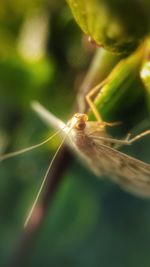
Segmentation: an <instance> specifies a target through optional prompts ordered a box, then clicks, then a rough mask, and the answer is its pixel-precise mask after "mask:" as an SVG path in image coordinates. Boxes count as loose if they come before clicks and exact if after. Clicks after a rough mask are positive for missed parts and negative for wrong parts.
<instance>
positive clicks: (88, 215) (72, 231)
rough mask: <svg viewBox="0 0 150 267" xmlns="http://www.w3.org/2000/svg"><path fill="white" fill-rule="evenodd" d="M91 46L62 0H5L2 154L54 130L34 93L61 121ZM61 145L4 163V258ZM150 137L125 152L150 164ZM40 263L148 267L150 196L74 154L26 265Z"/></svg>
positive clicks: (0, 174)
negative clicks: (129, 189) (105, 177)
mask: <svg viewBox="0 0 150 267" xmlns="http://www.w3.org/2000/svg"><path fill="white" fill-rule="evenodd" d="M93 53H94V49H92V48H91V47H90V46H88V45H87V43H86V39H85V37H83V36H82V32H81V31H80V29H79V28H78V26H77V25H76V23H75V21H74V19H73V18H72V15H71V12H70V10H69V8H68V6H67V4H66V3H65V2H64V1H63V0H50V1H48V0H44V1H43V0H38V1H35V0H33V1H32V2H31V1H29V0H26V1H24V0H22V1H19V0H14V1H5V0H2V1H1V2H0V153H4V152H8V151H15V150H16V149H19V148H23V147H26V146H29V145H32V144H35V143H36V142H39V141H41V140H42V138H46V137H47V136H48V135H49V134H50V133H51V132H52V131H53V130H52V129H48V128H47V127H46V126H45V125H44V124H43V123H42V122H41V121H40V119H39V118H38V117H37V116H36V114H34V112H33V111H32V109H31V107H30V103H31V101H32V100H34V99H36V100H39V101H40V102H41V103H42V104H43V105H44V106H46V107H47V108H48V109H49V110H50V111H51V112H53V113H54V114H56V115H57V116H59V117H60V118H61V119H63V120H65V121H66V120H67V119H68V118H69V117H70V115H71V114H72V111H73V105H74V103H75V98H76V93H77V87H78V86H79V84H80V83H81V81H82V79H83V77H84V75H85V73H86V70H87V68H88V66H89V64H90V61H91V58H92V56H93ZM144 114H145V113H144ZM145 118H146V116H145ZM126 120H127V118H126ZM144 127H147V124H146V126H145V124H144V126H140V127H139V128H138V130H139V131H140V130H143V129H144ZM58 144H59V139H57V140H56V139H55V140H53V141H52V142H51V143H50V144H49V145H47V146H44V147H43V148H42V149H39V150H35V151H33V152H31V153H27V154H24V155H21V156H18V157H16V158H14V159H9V160H7V161H6V162H2V163H1V164H0V266H6V265H7V264H8V263H9V264H10V262H11V259H13V253H14V250H15V248H16V246H17V244H18V240H19V238H20V235H21V232H22V225H23V222H24V218H25V216H26V213H27V211H28V209H29V207H30V205H31V203H32V201H33V199H34V197H35V195H36V192H37V190H38V187H39V184H40V182H41V180H42V177H43V175H44V173H45V170H46V168H47V166H48V162H49V160H50V158H51V157H52V155H53V154H54V152H55V150H56V148H57V147H58ZM149 145H150V138H149V137H146V138H145V139H144V140H141V141H140V142H138V144H134V145H133V146H132V147H131V148H130V151H129V149H128V148H124V151H125V152H130V154H132V155H133V156H134V155H135V156H136V157H138V158H140V159H142V160H145V161H147V162H150V153H149ZM42 265H43V266H45V267H46V266H53V267H58V266H62V267H63V266H64V267H66V266H70V267H80V266H81V267H84V266H86V267H91V266H92V267H98V266H103V267H109V266H111V267H120V266H121V267H127V266H128V267H141V266H144V267H149V266H150V200H146V199H140V198H136V197H134V196H132V195H130V194H128V193H126V192H124V191H122V190H121V189H120V188H119V187H118V186H117V185H114V184H112V183H111V182H107V181H106V182H105V181H100V180H98V179H97V178H96V177H95V176H94V175H92V174H91V173H90V172H88V171H87V170H86V169H85V168H84V167H82V166H81V165H80V163H79V162H78V161H76V160H74V161H72V162H71V164H70V165H69V167H68V169H67V170H66V172H65V174H64V179H63V182H61V185H60V186H59V189H58V191H57V193H56V195H55V198H54V200H53V205H52V206H51V208H50V209H49V210H48V213H47V216H46V218H45V221H44V224H43V225H42V227H41V229H40V233H39V234H38V236H37V237H36V239H35V242H34V244H33V246H32V251H31V254H30V257H29V259H28V263H27V265H26V266H28V267H29V266H32V267H33V266H36V267H37V266H42ZM10 266H11V265H10Z"/></svg>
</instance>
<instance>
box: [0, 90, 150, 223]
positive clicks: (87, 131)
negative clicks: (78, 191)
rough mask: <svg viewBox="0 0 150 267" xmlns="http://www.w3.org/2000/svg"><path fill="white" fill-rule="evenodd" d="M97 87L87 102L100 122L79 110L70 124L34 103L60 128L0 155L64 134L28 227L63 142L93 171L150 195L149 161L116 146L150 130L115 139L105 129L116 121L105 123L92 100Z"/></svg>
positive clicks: (139, 192) (132, 190) (130, 189)
mask: <svg viewBox="0 0 150 267" xmlns="http://www.w3.org/2000/svg"><path fill="white" fill-rule="evenodd" d="M98 89H99V86H97V87H96V88H95V89H94V90H93V91H92V93H91V92H90V94H89V95H88V96H87V101H88V103H89V105H90V107H91V109H92V111H93V113H94V114H95V117H96V118H97V121H88V116H87V114H83V113H76V114H74V116H73V117H72V118H71V119H70V120H69V121H68V122H67V124H65V123H64V122H62V121H61V120H59V119H58V118H57V117H55V116H54V115H53V114H51V113H50V112H48V111H47V110H46V109H45V108H44V107H43V106H42V105H41V104H39V103H38V102H34V103H33V105H32V106H33V109H34V110H35V111H36V112H37V113H38V114H39V115H40V116H41V117H42V118H43V119H44V120H46V121H48V122H49V123H50V124H51V125H52V126H53V127H54V128H56V129H57V130H58V131H57V132H56V133H55V134H54V135H52V136H51V137H49V138H48V139H47V140H45V141H43V142H41V143H40V144H37V145H34V146H31V147H29V148H25V149H22V150H19V151H16V152H12V153H8V154H6V155H3V156H1V157H0V161H2V160H5V159H7V158H10V157H13V156H16V155H19V154H22V153H24V152H27V151H29V150H32V149H34V148H37V147H39V146H41V145H43V144H45V143H46V142H48V141H49V140H50V139H52V138H53V137H54V136H55V135H57V134H58V133H61V135H62V136H63V139H62V142H61V144H60V146H59V148H58V149H57V151H56V153H55V154H54V157H53V159H52V160H51V163H50V165H49V167H48V170H47V172H46V174H45V176H44V179H43V182H42V184H41V186H40V189H39V192H38V194H37V196H36V199H35V200H34V202H33V205H32V207H31V210H30V212H29V214H28V216H27V219H26V221H25V226H27V224H28V221H29V219H30V217H31V215H32V212H33V210H34V208H35V206H36V204H37V201H38V199H39V196H40V193H41V191H42V189H43V186H44V184H45V181H46V178H47V175H48V172H49V170H50V169H51V166H52V164H53V162H54V160H55V158H56V156H57V153H58V151H59V149H60V148H61V145H62V144H63V143H64V142H66V143H67V144H68V145H69V146H70V148H71V149H72V150H73V151H74V152H75V153H76V154H77V156H78V157H79V158H80V159H81V161H82V162H84V164H85V165H86V166H87V167H88V168H89V169H90V170H91V171H92V172H93V173H94V174H96V176H98V177H102V176H103V177H104V176H106V177H110V178H111V179H112V180H113V181H114V182H116V183H117V184H119V185H120V186H121V187H123V188H124V189H125V190H127V191H129V192H131V193H133V194H136V195H138V196H140V197H150V164H146V163H144V162H142V161H140V160H137V159H135V158H133V157H130V156H128V155H126V154H124V153H122V152H120V151H118V150H117V149H116V147H117V146H120V145H130V144H132V143H133V142H135V141H136V140H138V139H140V138H142V137H143V136H145V135H148V134H150V130H148V131H145V132H143V133H141V134H139V135H137V136H135V137H133V138H129V136H127V138H126V139H124V140H118V139H114V138H112V137H111V136H109V135H108V133H107V131H106V126H112V125H113V123H108V122H103V121H102V120H101V118H100V116H99V114H98V112H97V110H96V109H95V106H94V105H93V104H92V101H91V96H92V94H93V93H94V94H95V92H96V91H97V90H98ZM114 124H115V123H114Z"/></svg>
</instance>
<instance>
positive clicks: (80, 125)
mask: <svg viewBox="0 0 150 267" xmlns="http://www.w3.org/2000/svg"><path fill="white" fill-rule="evenodd" d="M85 126H86V124H85V122H79V123H77V124H76V129H78V130H83V129H84V128H85Z"/></svg>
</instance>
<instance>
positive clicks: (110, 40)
mask: <svg viewBox="0 0 150 267" xmlns="http://www.w3.org/2000/svg"><path fill="white" fill-rule="evenodd" d="M67 2H68V4H69V6H70V8H71V11H72V14H73V16H74V18H75V20H76V22H77V23H78V24H79V26H80V27H81V29H82V30H83V32H84V33H85V34H87V35H89V36H90V37H91V38H92V39H93V40H94V41H95V42H96V43H97V44H98V45H100V46H104V48H106V49H108V50H110V51H112V52H115V53H121V54H129V53H131V52H132V51H133V50H134V49H135V48H136V47H137V46H138V45H139V44H140V43H141V41H142V40H143V39H144V37H145V36H146V35H147V34H148V27H149V26H148V25H149V15H150V14H149V13H150V11H149V10H150V3H148V1H146V0H145V1H142V0H141V1H134V0H123V1H120V0H113V1H110V0H88V1H85V0H67Z"/></svg>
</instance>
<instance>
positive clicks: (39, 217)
mask: <svg viewBox="0 0 150 267" xmlns="http://www.w3.org/2000/svg"><path fill="white" fill-rule="evenodd" d="M71 158H72V157H71V155H70V152H69V151H68V148H66V147H65V146H63V147H62V149H61V150H60V152H59V154H58V156H57V158H56V160H55V164H54V165H53V166H54V167H53V168H52V169H51V171H50V173H49V174H48V179H47V184H46V186H45V191H44V192H43V195H42V197H41V199H40V201H39V203H38V204H37V205H36V208H35V209H34V212H33V214H32V217H31V219H30V221H29V223H28V225H27V227H26V228H25V230H24V231H23V232H22V235H21V237H20V240H19V242H18V245H17V248H16V250H15V252H14V255H13V260H11V264H10V265H9V266H11V267H23V266H25V265H26V264H27V262H28V260H29V257H30V254H31V252H32V247H33V244H34V242H35V240H36V237H37V236H38V233H39V231H40V228H41V225H42V223H43V221H44V219H45V216H46V213H47V211H48V209H49V208H50V206H51V205H52V200H53V198H54V195H55V192H57V189H58V187H59V186H60V184H61V181H62V179H63V174H64V172H65V170H66V168H67V166H68V164H69V162H70V161H71Z"/></svg>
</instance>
